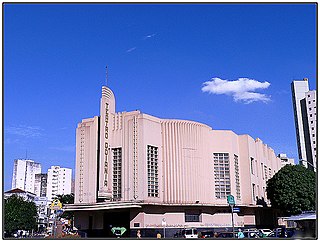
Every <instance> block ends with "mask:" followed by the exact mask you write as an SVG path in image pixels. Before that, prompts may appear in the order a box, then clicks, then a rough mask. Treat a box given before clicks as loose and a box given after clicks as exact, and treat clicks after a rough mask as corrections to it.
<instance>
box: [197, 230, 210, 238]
mask: <svg viewBox="0 0 320 242" xmlns="http://www.w3.org/2000/svg"><path fill="white" fill-rule="evenodd" d="M200 233H201V238H212V237H213V231H211V230H206V231H201V232H200Z"/></svg>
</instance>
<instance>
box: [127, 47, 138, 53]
mask: <svg viewBox="0 0 320 242" xmlns="http://www.w3.org/2000/svg"><path fill="white" fill-rule="evenodd" d="M135 49H137V47H132V48H130V49H128V50H126V52H127V53H129V52H131V51H134V50H135Z"/></svg>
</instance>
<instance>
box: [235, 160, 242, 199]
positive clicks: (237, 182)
mask: <svg viewBox="0 0 320 242" xmlns="http://www.w3.org/2000/svg"><path fill="white" fill-rule="evenodd" d="M234 171H235V180H236V194H237V199H241V194H240V178H239V158H238V156H237V155H234Z"/></svg>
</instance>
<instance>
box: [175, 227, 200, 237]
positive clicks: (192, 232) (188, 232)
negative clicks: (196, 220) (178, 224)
mask: <svg viewBox="0 0 320 242" xmlns="http://www.w3.org/2000/svg"><path fill="white" fill-rule="evenodd" d="M174 237H175V238H186V239H194V238H198V230H197V229H195V228H190V229H182V230H181V231H179V232H177V233H175V235H174Z"/></svg>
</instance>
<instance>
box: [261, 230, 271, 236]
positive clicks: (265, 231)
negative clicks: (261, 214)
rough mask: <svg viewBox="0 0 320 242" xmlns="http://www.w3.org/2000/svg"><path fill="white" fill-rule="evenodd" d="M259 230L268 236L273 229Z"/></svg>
mask: <svg viewBox="0 0 320 242" xmlns="http://www.w3.org/2000/svg"><path fill="white" fill-rule="evenodd" d="M259 231H260V232H261V233H263V234H264V235H265V236H268V235H269V234H270V233H271V232H272V230H271V229H259Z"/></svg>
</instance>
